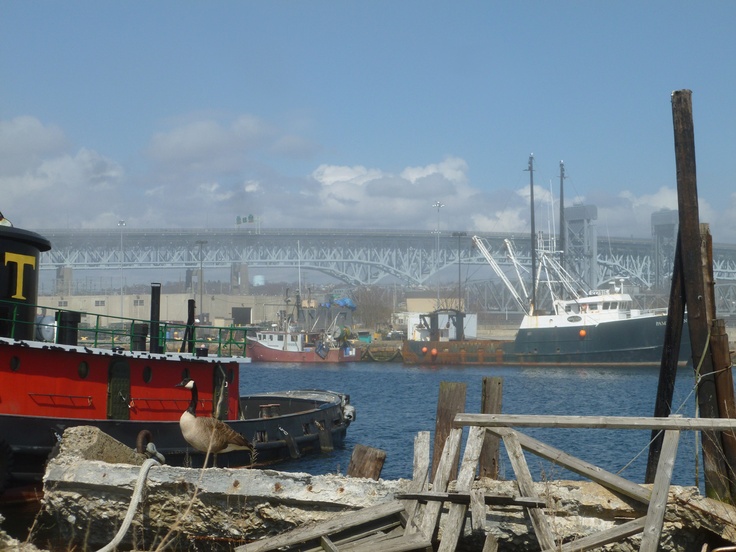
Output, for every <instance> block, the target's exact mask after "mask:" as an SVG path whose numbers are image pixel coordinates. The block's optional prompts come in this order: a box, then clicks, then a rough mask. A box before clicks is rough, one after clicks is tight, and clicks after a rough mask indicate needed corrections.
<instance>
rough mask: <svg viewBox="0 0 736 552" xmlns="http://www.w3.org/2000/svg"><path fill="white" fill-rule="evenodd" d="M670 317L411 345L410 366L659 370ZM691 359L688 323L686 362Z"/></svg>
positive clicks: (407, 352)
mask: <svg viewBox="0 0 736 552" xmlns="http://www.w3.org/2000/svg"><path fill="white" fill-rule="evenodd" d="M666 322H667V317H666V316H649V317H642V318H638V319H636V318H629V319H622V320H615V321H611V322H605V323H601V324H598V325H597V326H594V325H590V326H582V325H581V326H567V327H543V328H542V327H540V328H523V329H520V330H519V332H518V333H517V336H516V339H515V340H514V341H496V340H471V341H446V342H433V341H406V342H405V344H404V348H403V350H402V354H403V357H404V362H405V363H407V364H460V365H463V364H475V365H491V366H493V365H509V366H530V365H531V366H537V365H538V366H577V365H587V366H596V365H599V366H621V365H628V366H656V365H659V364H660V363H661V360H662V349H663V344H664V339H665V327H666ZM689 356H690V341H689V335H688V332H687V325H685V327H684V329H683V334H682V345H681V347H680V355H679V358H680V361H681V362H686V361H687V359H688V358H689Z"/></svg>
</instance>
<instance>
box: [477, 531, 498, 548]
mask: <svg viewBox="0 0 736 552" xmlns="http://www.w3.org/2000/svg"><path fill="white" fill-rule="evenodd" d="M481 552H498V539H496V537H495V535H493V533H488V534H487V535H486V540H485V542H484V543H483V550H482V551H481Z"/></svg>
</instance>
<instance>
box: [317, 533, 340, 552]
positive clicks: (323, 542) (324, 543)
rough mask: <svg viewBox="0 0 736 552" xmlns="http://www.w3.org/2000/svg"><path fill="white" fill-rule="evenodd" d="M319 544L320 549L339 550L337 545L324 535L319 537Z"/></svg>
mask: <svg viewBox="0 0 736 552" xmlns="http://www.w3.org/2000/svg"><path fill="white" fill-rule="evenodd" d="M319 545H320V546H321V547H322V550H325V551H326V552H340V551H339V550H338V548H337V546H335V545H334V544H333V543H332V541H331V540H330V539H329V538H328V537H326V536H324V535H322V536H321V537H320V539H319Z"/></svg>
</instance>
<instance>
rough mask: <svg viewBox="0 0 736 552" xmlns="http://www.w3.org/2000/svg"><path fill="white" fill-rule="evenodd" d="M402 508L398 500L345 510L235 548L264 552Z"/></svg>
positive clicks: (399, 510) (381, 516)
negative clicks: (330, 517) (319, 520)
mask: <svg viewBox="0 0 736 552" xmlns="http://www.w3.org/2000/svg"><path fill="white" fill-rule="evenodd" d="M403 509H404V505H403V504H401V502H399V501H398V500H394V501H391V502H385V503H383V504H379V505H378V506H373V507H370V508H363V509H362V510H357V511H355V512H345V513H344V514H340V515H338V516H336V517H334V518H332V519H329V520H327V521H323V522H319V523H312V524H309V525H305V526H303V527H298V528H296V529H294V530H293V531H289V532H288V533H284V534H282V535H276V536H275V537H270V538H268V539H262V540H259V541H256V542H252V543H250V544H246V545H244V546H239V547H238V548H236V550H237V551H239V552H266V551H267V550H276V549H277V548H281V547H282V546H293V545H295V544H299V543H303V542H308V541H310V540H315V539H319V538H320V537H321V536H323V535H330V534H332V533H336V532H338V531H344V530H345V529H350V528H352V527H359V526H361V525H363V524H364V523H368V522H370V521H373V520H377V519H381V518H383V517H387V516H391V515H394V514H398V513H399V512H401V511H402V510H403Z"/></svg>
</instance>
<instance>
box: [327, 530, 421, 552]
mask: <svg viewBox="0 0 736 552" xmlns="http://www.w3.org/2000/svg"><path fill="white" fill-rule="evenodd" d="M342 550H343V549H342V548H340V551H341V552H342ZM377 550H380V552H409V551H412V550H430V551H431V550H432V542H431V541H430V540H428V539H426V538H424V537H422V536H421V535H419V534H416V535H412V536H408V535H404V536H401V537H395V538H386V539H376V540H373V541H370V542H366V543H364V544H363V545H362V546H356V547H354V548H353V547H351V548H350V549H348V550H346V552H376V551H377Z"/></svg>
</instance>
